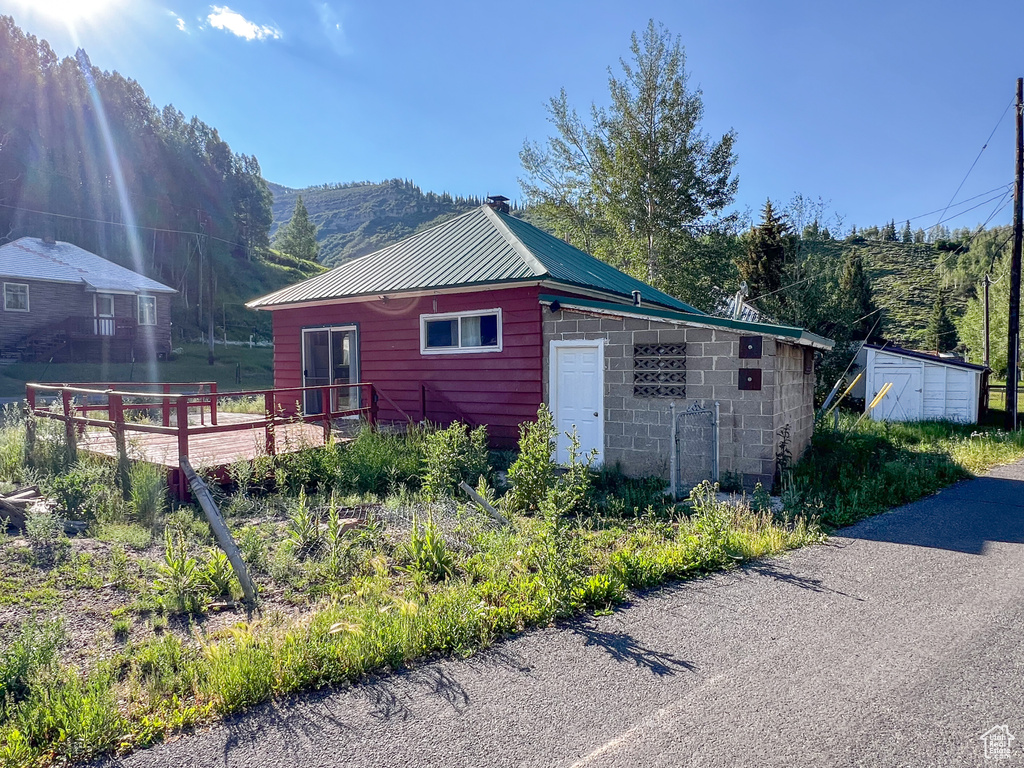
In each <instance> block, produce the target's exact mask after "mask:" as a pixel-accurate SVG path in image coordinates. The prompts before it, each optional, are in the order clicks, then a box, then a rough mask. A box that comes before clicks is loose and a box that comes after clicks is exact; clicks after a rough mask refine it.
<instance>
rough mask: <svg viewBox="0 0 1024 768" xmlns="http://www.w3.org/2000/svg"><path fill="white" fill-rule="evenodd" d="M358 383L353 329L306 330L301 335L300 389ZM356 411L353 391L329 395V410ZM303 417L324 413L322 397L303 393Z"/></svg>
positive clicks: (357, 393) (356, 350)
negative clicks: (303, 387)
mask: <svg viewBox="0 0 1024 768" xmlns="http://www.w3.org/2000/svg"><path fill="white" fill-rule="evenodd" d="M358 381H359V345H358V343H357V339H356V328H355V326H352V325H348V326H339V327H337V328H307V329H305V330H303V331H302V385H303V386H305V387H323V386H327V385H329V384H355V383H357V382H358ZM358 407H359V392H358V391H356V388H355V387H353V388H351V389H338V390H336V391H334V392H333V393H332V395H331V403H330V409H331V410H332V411H345V410H349V409H351V408H358ZM303 409H304V410H305V412H306V414H307V415H309V414H315V413H323V412H324V403H323V396H322V393H321V392H319V391H316V390H312V391H309V392H306V393H305V398H303Z"/></svg>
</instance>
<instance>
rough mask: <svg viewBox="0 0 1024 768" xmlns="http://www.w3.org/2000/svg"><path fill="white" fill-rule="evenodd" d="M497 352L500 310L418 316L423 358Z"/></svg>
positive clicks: (499, 345)
mask: <svg viewBox="0 0 1024 768" xmlns="http://www.w3.org/2000/svg"><path fill="white" fill-rule="evenodd" d="M500 351H501V310H500V309H484V310H476V311H473V312H450V313H447V314H439V315H420V352H421V353H423V354H424V355H443V354H455V353H459V352H500Z"/></svg>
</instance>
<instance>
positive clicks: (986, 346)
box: [985, 275, 992, 368]
mask: <svg viewBox="0 0 1024 768" xmlns="http://www.w3.org/2000/svg"><path fill="white" fill-rule="evenodd" d="M991 283H992V279H991V278H990V277H989V276H988V275H985V367H986V368H988V364H989V359H988V353H989V344H988V287H989V285H990V284H991Z"/></svg>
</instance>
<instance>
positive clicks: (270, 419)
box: [263, 389, 277, 456]
mask: <svg viewBox="0 0 1024 768" xmlns="http://www.w3.org/2000/svg"><path fill="white" fill-rule="evenodd" d="M263 410H264V411H266V414H265V418H266V421H265V422H264V429H265V430H266V438H265V440H266V449H267V455H268V456H273V455H274V450H275V446H274V419H275V418H276V415H277V412H276V409H275V406H274V390H272V389H270V390H267V391H266V392H265V393H264V394H263Z"/></svg>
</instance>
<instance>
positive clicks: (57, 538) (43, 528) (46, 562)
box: [25, 502, 71, 568]
mask: <svg viewBox="0 0 1024 768" xmlns="http://www.w3.org/2000/svg"><path fill="white" fill-rule="evenodd" d="M25 537H26V538H27V539H28V543H29V547H30V548H31V550H32V556H33V559H34V560H35V563H36V565H39V566H41V567H44V568H48V567H52V566H54V565H59V564H60V563H63V562H64V561H65V560H67V559H68V554H69V553H70V552H71V542H69V541H68V537H67V536H65V535H64V520H63V518H61V517H60V515H58V514H57V512H56V511H55V510H54V509H52V508H51V507H50V506H49V505H48V504H47V503H46V502H37V503H35V504H33V505H32V506H31V507H29V509H28V512H27V513H26V514H25Z"/></svg>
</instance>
